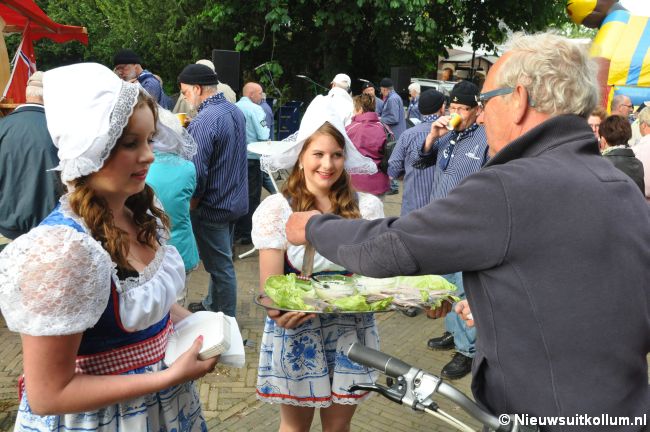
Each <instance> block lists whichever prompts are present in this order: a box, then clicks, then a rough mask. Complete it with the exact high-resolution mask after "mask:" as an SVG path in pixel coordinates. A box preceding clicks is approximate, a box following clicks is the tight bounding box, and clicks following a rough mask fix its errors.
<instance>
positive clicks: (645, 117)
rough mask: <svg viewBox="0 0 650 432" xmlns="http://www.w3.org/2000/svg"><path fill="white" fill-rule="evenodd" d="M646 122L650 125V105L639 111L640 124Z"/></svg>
mask: <svg viewBox="0 0 650 432" xmlns="http://www.w3.org/2000/svg"><path fill="white" fill-rule="evenodd" d="M641 123H645V124H647V125H648V126H650V107H645V108H643V109H642V110H641V112H640V113H639V124H641Z"/></svg>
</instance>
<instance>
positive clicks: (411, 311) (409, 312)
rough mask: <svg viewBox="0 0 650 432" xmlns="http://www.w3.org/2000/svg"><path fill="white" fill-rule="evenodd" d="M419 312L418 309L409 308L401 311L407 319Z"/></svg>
mask: <svg viewBox="0 0 650 432" xmlns="http://www.w3.org/2000/svg"><path fill="white" fill-rule="evenodd" d="M419 312H420V309H418V308H416V307H410V308H406V309H402V313H403V314H404V315H406V316H407V317H409V318H413V317H414V316H416V315H417V314H418V313H419Z"/></svg>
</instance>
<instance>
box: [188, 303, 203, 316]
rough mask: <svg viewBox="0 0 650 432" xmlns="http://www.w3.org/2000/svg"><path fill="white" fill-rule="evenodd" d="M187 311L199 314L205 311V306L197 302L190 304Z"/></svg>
mask: <svg viewBox="0 0 650 432" xmlns="http://www.w3.org/2000/svg"><path fill="white" fill-rule="evenodd" d="M187 310H188V311H190V312H192V313H194V312H201V311H204V310H207V309H206V308H205V306H203V303H201V302H197V303H190V304H189V305H187Z"/></svg>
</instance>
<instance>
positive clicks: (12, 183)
mask: <svg viewBox="0 0 650 432" xmlns="http://www.w3.org/2000/svg"><path fill="white" fill-rule="evenodd" d="M25 96H26V103H25V104H23V105H19V106H18V107H16V109H15V110H14V111H13V112H12V113H11V114H9V115H8V116H7V117H6V118H4V119H3V120H2V121H1V122H0V173H1V174H0V234H2V235H3V236H4V237H7V238H9V239H15V238H16V237H18V236H19V235H22V234H25V233H26V232H27V231H29V230H30V229H32V228H33V227H35V226H36V225H38V224H39V222H40V221H41V220H43V219H44V218H45V216H47V215H48V214H50V212H51V211H52V210H53V209H54V207H55V206H56V204H57V202H58V200H59V196H60V195H61V193H62V192H63V186H62V184H61V182H60V180H59V177H58V175H57V174H56V173H55V172H53V171H48V170H50V169H52V168H54V167H56V166H57V165H58V164H59V158H58V157H57V155H56V147H54V144H53V143H52V138H51V137H50V133H49V132H48V130H47V123H46V121H45V110H44V109H43V72H35V73H34V74H33V75H32V76H31V77H30V78H29V80H28V81H27V88H26V90H25Z"/></svg>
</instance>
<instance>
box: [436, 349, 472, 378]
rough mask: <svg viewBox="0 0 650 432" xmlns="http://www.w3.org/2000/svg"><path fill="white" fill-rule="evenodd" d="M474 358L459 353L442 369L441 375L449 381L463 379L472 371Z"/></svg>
mask: <svg viewBox="0 0 650 432" xmlns="http://www.w3.org/2000/svg"><path fill="white" fill-rule="evenodd" d="M472 360H473V359H472V358H471V357H467V356H465V355H462V354H461V353H459V352H457V353H456V354H454V358H452V359H451V361H450V362H449V363H447V364H446V365H445V367H443V368H442V372H441V373H440V375H442V376H443V378H447V379H452V380H454V379H461V378H462V377H464V376H465V375H467V374H468V373H470V372H471V371H472Z"/></svg>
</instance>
